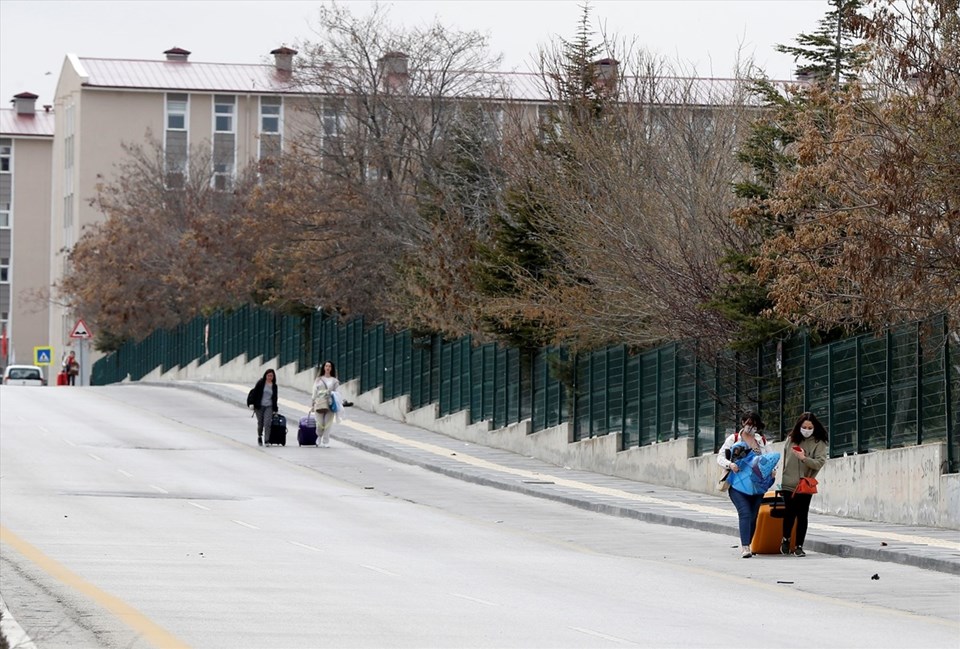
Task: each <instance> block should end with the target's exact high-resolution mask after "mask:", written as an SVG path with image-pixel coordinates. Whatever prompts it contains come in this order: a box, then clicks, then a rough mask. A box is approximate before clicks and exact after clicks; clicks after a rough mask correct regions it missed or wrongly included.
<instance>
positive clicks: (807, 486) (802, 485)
mask: <svg viewBox="0 0 960 649" xmlns="http://www.w3.org/2000/svg"><path fill="white" fill-rule="evenodd" d="M793 493H795V494H815V493H817V479H816V478H800V482H798V483H797V488H796V489H794V490H793Z"/></svg>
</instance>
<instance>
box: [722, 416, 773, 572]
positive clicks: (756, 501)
mask: <svg viewBox="0 0 960 649" xmlns="http://www.w3.org/2000/svg"><path fill="white" fill-rule="evenodd" d="M740 421H741V427H740V430H738V431H737V432H735V433H734V434H732V435H730V436H728V437H727V439H726V440H725V441H724V442H723V446H721V447H720V452H719V454H718V455H717V463H718V464H719V465H720V466H722V467H723V468H724V469H727V470H728V471H731V472H733V473H737V472H739V471H740V466H739V465H738V463H737V461H738V460H742V459H743V457H744V456H745V455H746V454H747V453H749V452H751V451H752V452H753V453H754V454H756V455H763V454H765V453H767V452H769V451H770V447H769V446H768V445H767V438H766V437H764V436H763V433H762V432H761V431H763V429H764V428H765V427H766V425H765V424H764V423H763V420H762V419H760V415H759V414H757V413H755V412H751V413H747V414H745V415H744V416H743V417H742V418H741V420H740ZM734 446H736V447H737V448H734ZM733 452H743V453H744V456H740V457H736V456H734V455H733V454H732V453H733ZM727 493H728V494H729V495H730V500H731V501H732V502H733V506H734V507H736V509H737V517H738V519H739V529H740V556H741V557H743V558H744V559H748V558H750V557H752V556H753V550H751V549H750V541H751V539H753V533H754V532H755V531H756V529H757V514H758V513H759V512H760V503H761V501H762V500H763V493H762V492H761V493H747V492H746V491H744V490H743V489H742V488H737V487H734V486H733V485H732V484H731V486H730V488H729V489H728V490H727Z"/></svg>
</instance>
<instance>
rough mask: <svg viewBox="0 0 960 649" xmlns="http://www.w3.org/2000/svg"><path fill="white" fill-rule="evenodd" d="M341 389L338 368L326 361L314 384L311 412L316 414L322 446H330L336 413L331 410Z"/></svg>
mask: <svg viewBox="0 0 960 649" xmlns="http://www.w3.org/2000/svg"><path fill="white" fill-rule="evenodd" d="M339 387H340V381H339V380H337V368H336V367H334V366H333V362H332V361H326V362H325V363H324V364H323V366H322V367H321V368H320V370H319V371H318V372H317V380H316V381H314V382H313V401H312V403H311V404H310V410H312V411H313V412H315V413H316V419H317V434H318V435H320V446H322V447H324V448H327V447H329V446H330V429H331V428H332V427H333V419H334V413H333V411H332V410H331V409H330V406H331V405H332V404H333V400H334V398H335V397H334V392H336V391H337V389H338V388H339Z"/></svg>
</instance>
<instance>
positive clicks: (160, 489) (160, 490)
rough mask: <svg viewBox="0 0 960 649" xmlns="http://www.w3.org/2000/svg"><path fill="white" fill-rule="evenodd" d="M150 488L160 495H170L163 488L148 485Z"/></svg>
mask: <svg viewBox="0 0 960 649" xmlns="http://www.w3.org/2000/svg"><path fill="white" fill-rule="evenodd" d="M150 488H151V489H156V490H157V491H159V492H160V493H162V494H168V493H170V492H169V491H167V490H166V489H164V488H163V487H158V486H157V485H155V484H152V485H150Z"/></svg>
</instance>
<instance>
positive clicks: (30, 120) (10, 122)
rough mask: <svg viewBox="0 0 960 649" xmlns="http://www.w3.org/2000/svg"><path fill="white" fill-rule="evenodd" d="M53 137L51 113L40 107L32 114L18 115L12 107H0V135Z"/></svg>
mask: <svg viewBox="0 0 960 649" xmlns="http://www.w3.org/2000/svg"><path fill="white" fill-rule="evenodd" d="M25 135H29V136H34V137H37V136H45V137H53V113H47V112H44V111H43V109H40V110H39V111H38V112H37V113H35V114H33V115H18V114H17V111H15V110H13V109H12V108H0V136H4V137H10V136H25Z"/></svg>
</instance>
